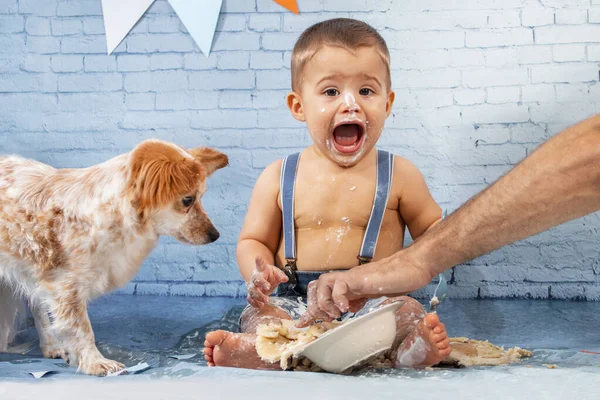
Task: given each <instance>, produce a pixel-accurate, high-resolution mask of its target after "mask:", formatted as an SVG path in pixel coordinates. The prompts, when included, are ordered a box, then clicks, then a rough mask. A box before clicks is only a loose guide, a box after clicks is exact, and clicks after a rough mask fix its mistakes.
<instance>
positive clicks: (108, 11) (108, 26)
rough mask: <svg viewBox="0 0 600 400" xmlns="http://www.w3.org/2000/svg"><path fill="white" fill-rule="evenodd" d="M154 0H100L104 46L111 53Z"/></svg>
mask: <svg viewBox="0 0 600 400" xmlns="http://www.w3.org/2000/svg"><path fill="white" fill-rule="evenodd" d="M152 3H154V0H126V1H123V0H102V14H103V15H104V30H105V31H106V48H107V50H108V54H110V53H112V52H113V51H114V50H115V49H116V48H117V46H118V45H119V43H121V42H122V41H123V39H125V36H127V34H128V33H129V31H130V30H131V29H132V28H133V27H134V26H135V24H136V23H137V22H138V20H139V19H140V18H141V17H142V15H144V13H145V12H146V10H147V9H148V8H150V6H151V5H152Z"/></svg>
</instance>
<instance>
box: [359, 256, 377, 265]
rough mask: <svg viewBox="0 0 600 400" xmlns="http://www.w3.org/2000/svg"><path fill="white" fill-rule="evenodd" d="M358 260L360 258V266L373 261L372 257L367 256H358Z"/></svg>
mask: <svg viewBox="0 0 600 400" xmlns="http://www.w3.org/2000/svg"><path fill="white" fill-rule="evenodd" d="M356 258H358V265H363V264H368V263H370V262H371V260H372V259H373V258H372V257H367V256H358V257H356Z"/></svg>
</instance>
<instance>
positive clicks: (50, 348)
mask: <svg viewBox="0 0 600 400" xmlns="http://www.w3.org/2000/svg"><path fill="white" fill-rule="evenodd" d="M42 355H43V356H44V357H45V358H62V359H63V360H65V362H66V363H67V364H68V363H69V352H68V351H67V350H65V349H63V348H62V347H59V346H58V345H56V344H46V345H44V346H42Z"/></svg>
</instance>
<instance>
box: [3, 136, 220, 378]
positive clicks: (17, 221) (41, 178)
mask: <svg viewBox="0 0 600 400" xmlns="http://www.w3.org/2000/svg"><path fill="white" fill-rule="evenodd" d="M227 162H228V160H227V156H226V155H225V154H222V153H220V152H218V151H216V150H213V149H209V148H196V149H190V150H186V149H184V148H182V147H179V146H177V145H174V144H171V143H167V142H163V141H159V140H148V141H145V142H143V143H141V144H140V145H138V146H137V147H136V148H135V149H134V150H133V151H131V152H130V153H126V154H122V155H119V156H117V157H115V158H113V159H111V160H108V161H106V162H104V163H102V164H98V165H96V166H92V167H89V168H83V169H55V168H52V167H50V166H48V165H45V164H42V163H39V162H36V161H32V160H27V159H23V158H20V157H15V156H10V157H2V158H0V351H4V350H6V348H7V346H8V344H9V343H10V341H11V340H12V339H13V338H14V334H15V329H16V326H15V324H16V322H17V314H18V310H19V309H20V306H22V301H21V299H22V298H27V299H28V300H29V304H30V307H31V310H32V314H33V316H34V319H35V325H36V328H37V330H38V334H39V337H40V347H41V349H42V352H43V355H44V357H50V358H58V357H62V358H64V359H65V360H67V361H68V362H69V363H70V364H71V365H76V366H78V368H79V371H81V372H84V373H86V374H92V375H106V374H107V373H110V372H113V371H117V370H120V369H122V368H123V365H122V364H121V363H118V362H116V361H112V360H108V359H106V358H104V357H103V356H102V354H100V352H99V351H98V348H97V347H96V345H95V343H94V332H93V331H92V326H91V325H90V320H89V318H88V314H87V303H88V301H89V300H90V299H92V298H94V297H96V296H100V295H102V294H105V293H107V292H109V291H111V290H113V289H115V288H117V287H120V286H122V285H124V284H125V283H127V282H128V281H129V280H131V279H132V278H133V276H134V275H135V274H136V272H137V271H138V269H139V267H140V265H141V264H142V261H143V260H144V259H145V258H146V256H147V255H148V254H149V253H150V251H151V250H152V249H153V248H154V247H155V246H156V244H157V241H158V237H159V236H160V235H170V236H173V237H174V238H176V239H177V240H179V241H181V242H183V243H187V244H206V243H210V242H213V241H215V240H217V238H218V237H219V232H218V231H217V230H216V229H215V227H214V225H213V224H212V222H211V221H210V219H209V217H208V216H207V215H206V213H205V212H204V210H203V209H202V205H201V203H200V198H201V197H202V194H203V193H204V192H205V190H206V178H207V177H208V176H210V175H211V174H212V173H213V172H214V171H215V170H216V169H219V168H223V167H225V166H226V165H227Z"/></svg>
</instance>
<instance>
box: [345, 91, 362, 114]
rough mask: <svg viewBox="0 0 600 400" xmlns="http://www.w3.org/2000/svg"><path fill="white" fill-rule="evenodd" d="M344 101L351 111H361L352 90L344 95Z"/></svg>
mask: <svg viewBox="0 0 600 400" xmlns="http://www.w3.org/2000/svg"><path fill="white" fill-rule="evenodd" d="M344 103H345V105H346V108H347V110H348V111H349V112H357V111H360V106H359V105H358V102H357V101H356V97H354V95H353V94H352V93H351V92H346V94H345V95H344Z"/></svg>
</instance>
